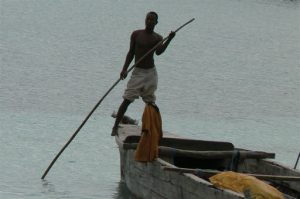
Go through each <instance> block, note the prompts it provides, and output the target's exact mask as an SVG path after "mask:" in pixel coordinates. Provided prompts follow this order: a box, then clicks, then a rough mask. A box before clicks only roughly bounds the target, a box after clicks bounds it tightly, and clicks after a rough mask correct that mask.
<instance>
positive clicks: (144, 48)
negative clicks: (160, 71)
mask: <svg viewBox="0 0 300 199" xmlns="http://www.w3.org/2000/svg"><path fill="white" fill-rule="evenodd" d="M157 23H158V15H157V13H155V12H149V13H148V14H147V15H146V19H145V29H141V30H136V31H134V32H133V33H132V34H131V38H130V47H129V51H128V53H127V56H126V60H125V63H124V66H123V69H122V71H121V74H120V78H121V79H125V78H126V77H127V69H128V67H129V65H130V63H131V61H132V60H133V58H135V62H137V61H139V60H140V58H141V57H143V56H144V55H145V54H146V53H147V52H149V51H150V50H151V49H152V48H153V47H154V46H155V45H157V44H158V43H159V42H161V41H162V40H163V38H162V36H161V35H159V34H157V33H156V32H154V27H155V26H156V24H157ZM174 36H175V32H171V33H170V34H169V37H168V39H167V40H166V41H165V42H163V43H162V42H161V45H159V46H158V47H157V48H156V50H155V51H153V52H151V53H150V54H149V55H148V56H146V57H145V58H144V59H142V60H140V62H139V63H138V64H137V65H136V66H135V68H134V70H133V72H132V75H131V78H130V80H129V81H128V84H127V89H126V90H125V92H124V95H123V98H124V101H123V102H122V104H121V105H120V107H119V110H118V112H117V116H116V120H115V124H114V127H113V129H112V133H111V136H115V135H117V134H118V126H119V123H120V122H121V120H122V118H123V116H124V114H125V112H126V110H127V108H128V106H129V104H130V103H131V102H133V101H134V100H135V99H138V98H139V96H141V97H142V99H143V101H144V102H145V103H152V104H154V103H155V100H156V97H155V95H154V92H155V91H156V89H157V81H158V79H157V72H156V68H155V64H154V59H153V56H154V52H155V54H156V55H161V54H162V53H163V52H164V51H165V50H166V48H167V47H168V45H169V43H170V41H171V40H172V39H173V38H174Z"/></svg>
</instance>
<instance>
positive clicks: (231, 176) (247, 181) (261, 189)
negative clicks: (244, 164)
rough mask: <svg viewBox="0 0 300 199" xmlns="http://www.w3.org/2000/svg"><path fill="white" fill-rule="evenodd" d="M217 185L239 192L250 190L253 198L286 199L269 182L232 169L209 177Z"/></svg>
mask: <svg viewBox="0 0 300 199" xmlns="http://www.w3.org/2000/svg"><path fill="white" fill-rule="evenodd" d="M209 180H210V182H211V183H212V184H213V185H215V186H216V187H220V188H226V189H230V190H233V191H236V192H239V193H244V192H245V191H250V195H251V198H253V199H284V197H283V194H282V193H281V192H280V191H278V190H277V189H276V188H274V187H272V186H271V185H268V184H267V183H265V182H263V181H261V180H259V179H257V178H255V177H253V176H249V175H246V174H241V173H236V172H232V171H227V172H221V173H219V174H216V175H214V176H212V177H210V178H209Z"/></svg>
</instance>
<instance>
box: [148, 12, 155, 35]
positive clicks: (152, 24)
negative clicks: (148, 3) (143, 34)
mask: <svg viewBox="0 0 300 199" xmlns="http://www.w3.org/2000/svg"><path fill="white" fill-rule="evenodd" d="M145 24H146V29H147V30H152V31H153V30H154V27H155V25H156V24H157V18H156V15H155V14H151V13H149V14H147V16H146V19H145Z"/></svg>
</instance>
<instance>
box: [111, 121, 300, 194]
mask: <svg viewBox="0 0 300 199" xmlns="http://www.w3.org/2000/svg"><path fill="white" fill-rule="evenodd" d="M140 132H141V129H140V127H139V126H137V125H128V124H127V125H121V127H120V128H119V135H118V136H115V140H116V143H117V144H118V146H119V151H120V166H121V179H122V180H123V181H124V182H125V183H126V185H127V187H128V189H129V190H130V191H131V192H132V194H133V195H135V196H136V197H137V198H145V199H148V198H151V199H156V198H157V199H161V198H163V199H177V198H178V199H241V198H247V195H246V196H245V195H244V194H241V193H237V192H234V191H231V190H228V189H222V188H217V187H215V186H213V184H212V183H210V181H209V180H208V177H209V176H211V175H212V174H215V173H216V172H218V171H224V170H228V169H229V170H234V171H236V172H239V173H249V174H252V175H255V176H256V177H257V178H261V179H263V180H264V181H266V182H267V183H269V184H271V185H272V186H274V187H276V188H277V189H278V190H280V191H281V192H282V193H283V194H284V196H285V198H287V199H291V198H293V199H299V198H300V172H299V170H295V169H291V168H288V167H286V166H283V165H280V164H278V163H276V162H274V161H271V160H269V159H271V158H275V154H274V153H266V152H258V151H249V150H243V149H237V148H235V147H234V146H233V144H231V143H229V142H216V141H203V140H193V139H184V138H179V137H178V136H176V135H174V134H171V133H167V132H164V136H163V139H162V140H161V142H160V146H159V157H158V158H157V159H155V160H154V161H152V162H147V163H143V162H137V161H135V160H134V155H135V149H136V147H137V144H138V142H139V139H140ZM208 169H209V170H208Z"/></svg>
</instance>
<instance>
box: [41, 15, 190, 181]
mask: <svg viewBox="0 0 300 199" xmlns="http://www.w3.org/2000/svg"><path fill="white" fill-rule="evenodd" d="M194 20H195V18H193V19H191V20H189V21H188V22H186V23H184V24H183V25H182V26H180V27H179V28H177V29H176V30H175V31H174V32H175V33H176V32H178V31H179V30H180V29H181V28H183V27H184V26H186V25H188V24H189V23H191V22H192V21H194ZM168 38H169V36H167V37H166V38H164V39H163V40H162V41H160V42H159V43H157V44H156V45H155V46H154V47H153V48H152V49H150V50H149V51H148V52H147V53H146V54H145V55H143V56H142V57H141V58H140V59H139V60H138V61H136V62H135V64H134V65H133V66H131V68H129V69H128V70H127V72H128V73H129V72H130V71H131V70H132V69H133V68H134V67H135V66H136V65H138V64H139V63H140V62H141V61H142V60H144V59H145V57H146V56H148V55H149V54H150V53H152V52H153V51H155V50H156V48H157V47H158V46H160V45H161V44H162V43H163V42H164V41H166V40H167V39H168ZM120 81H121V78H119V79H118V80H117V81H116V82H115V83H114V84H113V85H112V86H111V87H110V88H109V89H108V91H107V92H106V93H105V94H104V95H103V97H102V98H101V99H100V100H99V101H98V103H97V104H96V105H95V106H94V108H93V109H92V110H91V112H90V113H89V114H88V115H87V116H86V118H85V119H84V120H83V121H82V123H81V124H80V126H79V127H78V128H77V130H76V131H75V133H74V134H73V135H72V136H71V138H70V139H69V141H68V142H67V143H66V144H65V145H64V146H63V148H62V149H61V150H60V151H59V153H58V154H57V155H56V156H55V158H54V159H53V160H52V162H51V163H50V165H49V166H48V168H47V169H46V171H45V172H44V174H43V176H42V178H41V179H44V178H45V177H46V175H47V174H48V172H49V170H50V169H51V167H52V166H53V164H54V163H55V162H56V160H57V159H58V157H59V156H60V155H61V154H62V153H63V151H64V150H65V149H66V148H67V147H68V145H69V144H70V143H71V142H72V140H73V139H74V138H75V137H76V135H77V134H78V133H79V131H80V130H81V128H82V127H83V126H84V125H85V123H86V122H87V121H88V119H89V118H90V117H91V115H92V114H93V113H94V111H95V110H96V109H97V108H98V106H99V105H100V104H101V102H102V101H103V100H104V98H105V97H106V96H107V95H108V94H109V93H110V92H111V91H112V89H114V87H115V86H116V85H117V84H118V83H119V82H120Z"/></svg>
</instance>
